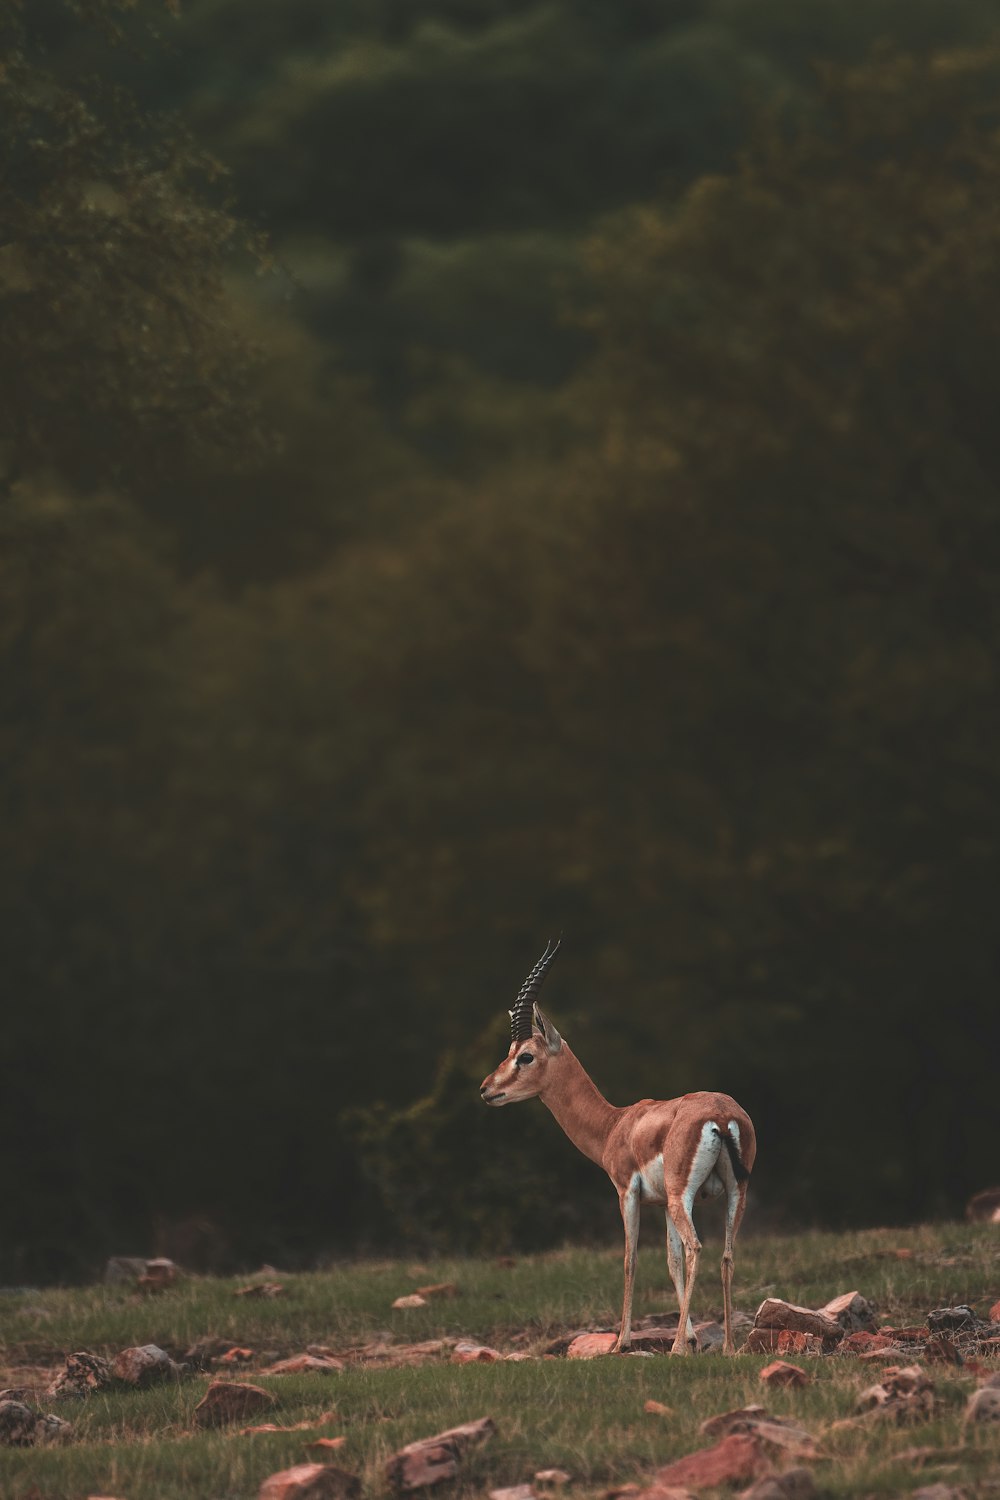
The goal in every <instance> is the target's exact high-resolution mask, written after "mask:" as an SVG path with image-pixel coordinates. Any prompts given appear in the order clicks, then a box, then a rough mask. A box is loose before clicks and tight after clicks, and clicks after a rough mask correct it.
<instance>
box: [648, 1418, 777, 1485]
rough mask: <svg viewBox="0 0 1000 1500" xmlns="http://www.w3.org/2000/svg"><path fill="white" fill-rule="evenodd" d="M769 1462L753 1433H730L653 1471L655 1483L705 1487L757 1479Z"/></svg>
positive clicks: (763, 1472) (760, 1476)
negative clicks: (714, 1443) (719, 1440)
mask: <svg viewBox="0 0 1000 1500" xmlns="http://www.w3.org/2000/svg"><path fill="white" fill-rule="evenodd" d="M770 1468H771V1465H770V1463H769V1461H768V1459H767V1457H766V1456H765V1454H764V1452H763V1449H762V1448H761V1445H760V1442H759V1441H758V1439H757V1437H756V1435H755V1434H754V1433H745V1432H733V1433H730V1435H729V1436H728V1437H724V1438H723V1439H722V1442H721V1443H717V1444H716V1445H715V1447H714V1448H701V1449H699V1450H698V1451H697V1452H696V1453H689V1454H688V1455H687V1456H686V1457H685V1458H679V1459H677V1461H676V1462H675V1463H672V1464H666V1465H665V1466H664V1467H663V1468H662V1469H657V1471H656V1482H657V1484H658V1485H682V1486H683V1485H688V1486H692V1487H695V1488H708V1487H709V1486H710V1485H717V1484H738V1483H739V1482H740V1481H741V1480H742V1481H747V1480H752V1479H761V1478H762V1477H763V1476H764V1475H765V1474H767V1473H769V1472H770Z"/></svg>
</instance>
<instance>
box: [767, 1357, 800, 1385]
mask: <svg viewBox="0 0 1000 1500" xmlns="http://www.w3.org/2000/svg"><path fill="white" fill-rule="evenodd" d="M760 1378H761V1380H763V1382H764V1384H765V1385H773V1386H803V1385H808V1384H809V1376H808V1375H807V1374H806V1372H805V1370H803V1369H801V1368H800V1367H799V1366H798V1365H790V1364H789V1363H788V1362H787V1360H784V1359H776V1360H774V1361H772V1363H771V1364H769V1365H766V1366H765V1367H764V1369H763V1370H761V1372H760Z"/></svg>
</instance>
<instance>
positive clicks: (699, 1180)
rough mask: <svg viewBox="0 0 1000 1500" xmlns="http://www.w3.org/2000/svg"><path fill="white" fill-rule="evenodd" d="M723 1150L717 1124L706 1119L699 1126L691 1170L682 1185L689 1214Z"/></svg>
mask: <svg viewBox="0 0 1000 1500" xmlns="http://www.w3.org/2000/svg"><path fill="white" fill-rule="evenodd" d="M724 1150H725V1147H724V1146H723V1144H722V1141H721V1140H720V1139H719V1127H718V1125H716V1123H715V1121H714V1120H706V1121H705V1123H704V1125H703V1126H702V1127H701V1135H700V1136H699V1137H698V1144H697V1146H696V1147H695V1151H694V1157H693V1159H692V1161H691V1170H690V1172H689V1173H688V1180H687V1183H686V1185H685V1187H684V1207H685V1208H686V1209H687V1211H688V1213H689V1214H690V1213H691V1210H692V1208H693V1207H694V1200H695V1198H696V1197H697V1196H698V1193H699V1192H700V1190H701V1187H702V1185H703V1184H704V1182H705V1181H706V1179H707V1178H708V1175H709V1173H710V1172H711V1171H712V1169H713V1167H714V1166H715V1163H716V1162H717V1161H718V1159H719V1152H720V1151H724Z"/></svg>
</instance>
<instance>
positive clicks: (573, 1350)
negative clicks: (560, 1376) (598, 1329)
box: [566, 1333, 618, 1359]
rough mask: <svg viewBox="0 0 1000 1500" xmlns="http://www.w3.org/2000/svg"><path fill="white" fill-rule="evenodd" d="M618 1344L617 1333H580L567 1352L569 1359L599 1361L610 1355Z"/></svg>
mask: <svg viewBox="0 0 1000 1500" xmlns="http://www.w3.org/2000/svg"><path fill="white" fill-rule="evenodd" d="M617 1342H618V1335H617V1334H616V1333H580V1334H577V1336H576V1338H575V1339H574V1340H573V1342H572V1343H571V1344H570V1346H569V1348H568V1349H567V1350H566V1358H567V1359H597V1358H598V1356H599V1355H601V1354H610V1353H611V1351H612V1349H613V1348H614V1347H615V1345H616V1344H617Z"/></svg>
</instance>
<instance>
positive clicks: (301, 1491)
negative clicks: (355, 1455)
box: [257, 1464, 361, 1500]
mask: <svg viewBox="0 0 1000 1500" xmlns="http://www.w3.org/2000/svg"><path fill="white" fill-rule="evenodd" d="M360 1493H361V1480H360V1479H359V1478H358V1476H357V1474H349V1473H348V1472H347V1470H346V1469H338V1468H335V1467H334V1465H333V1464H295V1465H294V1466H293V1467H292V1468H291V1469H281V1470H279V1472H278V1473H277V1474H271V1475H270V1476H269V1478H267V1479H265V1480H264V1483H263V1484H262V1485H261V1487H260V1489H259V1490H258V1491H257V1500H354V1496H356V1495H359V1494H360Z"/></svg>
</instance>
